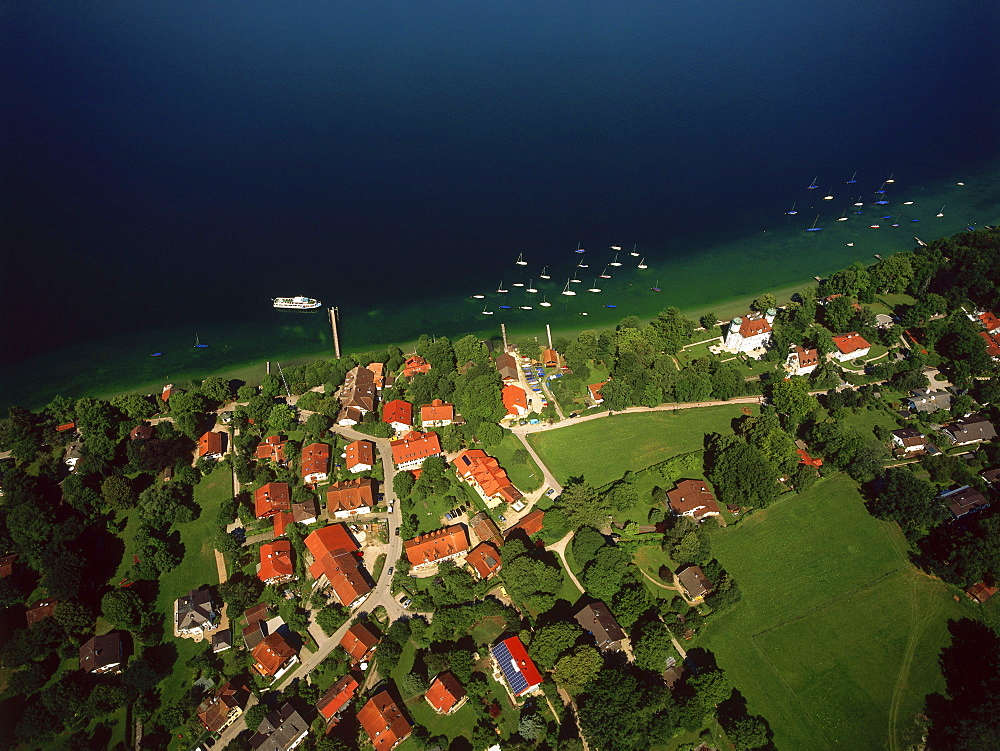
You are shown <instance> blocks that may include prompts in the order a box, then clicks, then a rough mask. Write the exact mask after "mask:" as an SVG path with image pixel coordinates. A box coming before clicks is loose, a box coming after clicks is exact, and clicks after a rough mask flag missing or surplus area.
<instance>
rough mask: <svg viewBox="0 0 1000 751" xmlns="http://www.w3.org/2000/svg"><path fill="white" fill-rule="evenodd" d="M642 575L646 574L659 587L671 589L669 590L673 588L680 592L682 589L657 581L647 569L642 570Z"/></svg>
mask: <svg viewBox="0 0 1000 751" xmlns="http://www.w3.org/2000/svg"><path fill="white" fill-rule="evenodd" d="M639 570H640V571H642V569H639ZM642 575H643V576H645V577H646V578H647V579H649V580H650V581H651V582H653V584H655V585H656V586H657V587H660V588H661V589H669V590H671V591H673V592H680V590H679V589H677V587H671V586H670V585H669V584H664V583H663V582H661V581H657V580H656V579H654V578H653V577H652V576H650V575H649V574H647V573H646V572H645V571H642ZM681 596H682V597H683V595H681Z"/></svg>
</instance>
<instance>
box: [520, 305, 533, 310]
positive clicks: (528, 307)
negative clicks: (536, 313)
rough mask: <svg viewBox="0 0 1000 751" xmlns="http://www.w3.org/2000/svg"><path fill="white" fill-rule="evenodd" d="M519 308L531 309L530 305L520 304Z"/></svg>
mask: <svg viewBox="0 0 1000 751" xmlns="http://www.w3.org/2000/svg"><path fill="white" fill-rule="evenodd" d="M520 308H521V310H531V306H530V305H521V306H520Z"/></svg>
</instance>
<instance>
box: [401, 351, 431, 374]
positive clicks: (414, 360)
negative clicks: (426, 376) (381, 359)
mask: <svg viewBox="0 0 1000 751" xmlns="http://www.w3.org/2000/svg"><path fill="white" fill-rule="evenodd" d="M430 369H431V364H430V363H429V362H427V360H425V359H424V358H422V357H421V356H420V355H410V356H409V357H407V358H406V362H404V363H403V377H404V378H412V377H413V376H415V375H416V374H417V373H426V372H428V371H429V370H430Z"/></svg>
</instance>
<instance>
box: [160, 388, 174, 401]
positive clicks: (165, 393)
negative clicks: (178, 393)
mask: <svg viewBox="0 0 1000 751" xmlns="http://www.w3.org/2000/svg"><path fill="white" fill-rule="evenodd" d="M173 393H174V384H172V383H168V384H167V385H166V386H164V387H163V391H162V392H161V393H160V399H161V400H162V401H163V403H164V404H166V403H167V402H168V401H170V395H171V394H173Z"/></svg>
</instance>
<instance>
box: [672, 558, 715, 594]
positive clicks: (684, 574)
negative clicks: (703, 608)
mask: <svg viewBox="0 0 1000 751" xmlns="http://www.w3.org/2000/svg"><path fill="white" fill-rule="evenodd" d="M677 581H678V582H680V585H681V588H682V590H683V592H684V596H685V597H686V598H687V599H689V600H690V601H691V602H704V600H705V597H706V596H707V595H709V594H710V593H711V592H712V582H710V581H709V580H708V577H707V576H705V572H704V571H702V570H701V566H688V567H687V568H685V569H684V570H683V571H681V572H680V573H679V574H677Z"/></svg>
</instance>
